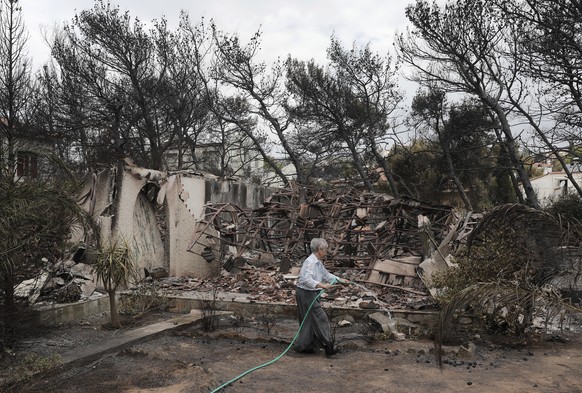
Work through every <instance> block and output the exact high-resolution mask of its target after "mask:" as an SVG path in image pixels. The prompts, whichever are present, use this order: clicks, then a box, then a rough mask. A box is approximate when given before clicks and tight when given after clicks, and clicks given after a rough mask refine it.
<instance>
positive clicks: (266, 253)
mask: <svg viewBox="0 0 582 393" xmlns="http://www.w3.org/2000/svg"><path fill="white" fill-rule="evenodd" d="M474 218H475V217H474V216H472V215H470V214H469V215H466V216H460V215H459V214H458V213H457V212H456V211H455V210H454V209H453V208H452V207H449V206H441V205H429V204H426V203H423V202H420V201H417V200H414V199H411V198H406V197H401V198H394V197H391V196H389V195H386V194H377V193H370V192H361V191H358V190H355V189H350V190H348V191H347V192H341V191H339V190H335V191H321V190H312V189H308V188H304V187H299V186H297V185H295V184H290V185H289V186H287V187H286V188H284V189H282V190H280V191H279V192H277V193H275V194H273V195H271V196H270V197H269V198H268V199H267V200H266V201H265V202H264V203H263V205H262V206H261V207H259V208H257V209H254V210H250V209H242V208H240V207H238V206H236V205H234V204H232V203H210V204H207V205H206V212H205V216H204V217H203V219H201V220H200V221H199V222H198V223H197V228H196V231H195V233H194V236H193V238H192V241H191V243H190V246H189V250H193V249H194V245H196V244H197V243H200V244H204V245H205V246H206V247H205V249H204V253H203V254H204V255H202V256H203V257H204V258H205V259H206V260H214V258H218V259H219V260H221V261H223V264H222V267H223V269H224V270H225V271H227V272H229V273H232V274H237V273H238V272H239V271H240V269H241V268H247V269H248V268H252V267H254V268H259V269H266V268H267V269H273V270H276V271H278V272H279V273H282V274H286V273H288V272H289V271H290V270H291V269H292V268H293V267H297V266H300V265H301V262H302V261H303V260H304V259H305V257H306V256H307V255H309V253H310V251H309V243H310V241H311V239H313V238H314V237H322V238H325V239H327V240H328V243H329V250H328V255H327V260H326V261H325V264H326V268H327V269H328V270H329V271H330V272H332V273H342V274H343V275H348V276H349V278H350V279H351V280H353V281H359V282H365V283H372V284H377V285H379V286H382V287H386V288H397V289H401V290H402V291H408V292H409V293H412V294H416V295H421V296H422V295H426V292H425V291H426V288H425V285H424V283H423V281H422V274H421V273H422V272H421V271H420V269H419V265H420V263H421V262H422V261H424V260H425V259H427V258H430V257H431V256H432V254H433V253H434V252H435V251H437V250H439V247H441V246H442V245H443V242H447V243H451V247H453V246H454V245H453V244H452V243H453V242H457V243H458V242H460V241H462V239H463V238H464V237H465V236H466V234H467V233H468V232H470V228H471V226H472V225H473V224H474ZM192 252H193V251H192ZM447 252H450V249H448V250H447ZM447 255H448V254H447Z"/></svg>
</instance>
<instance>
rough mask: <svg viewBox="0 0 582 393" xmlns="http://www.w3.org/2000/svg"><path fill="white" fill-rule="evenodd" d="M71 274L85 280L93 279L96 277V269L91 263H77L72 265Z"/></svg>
mask: <svg viewBox="0 0 582 393" xmlns="http://www.w3.org/2000/svg"><path fill="white" fill-rule="evenodd" d="M71 274H73V276H75V277H79V278H83V279H85V280H92V279H93V278H94V277H95V269H93V266H91V265H87V264H85V263H77V264H76V265H74V266H72V267H71Z"/></svg>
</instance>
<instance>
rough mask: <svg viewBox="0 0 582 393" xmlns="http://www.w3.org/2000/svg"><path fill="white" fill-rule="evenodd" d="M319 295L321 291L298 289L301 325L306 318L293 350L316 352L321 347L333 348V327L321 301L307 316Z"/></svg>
mask: <svg viewBox="0 0 582 393" xmlns="http://www.w3.org/2000/svg"><path fill="white" fill-rule="evenodd" d="M318 294H319V291H306V290H305V289H301V288H296V291H295V299H296V300H297V309H298V310H299V322H300V323H301V321H303V319H304V318H306V319H305V322H304V323H303V327H302V328H301V331H300V332H299V336H298V337H297V340H296V341H295V344H293V350H295V351H297V352H303V351H314V350H318V349H319V348H321V347H324V348H325V347H328V348H333V344H334V343H333V340H332V337H331V326H330V324H329V319H328V318H327V314H326V313H325V311H324V310H323V308H322V307H321V303H320V302H319V299H317V300H316V301H315V303H313V306H312V307H311V310H309V314H307V310H308V309H309V305H310V304H311V302H313V299H315V298H316V297H317V295H318ZM306 314H307V317H306Z"/></svg>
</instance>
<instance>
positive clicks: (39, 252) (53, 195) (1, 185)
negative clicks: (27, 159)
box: [0, 176, 86, 309]
mask: <svg viewBox="0 0 582 393" xmlns="http://www.w3.org/2000/svg"><path fill="white" fill-rule="evenodd" d="M73 195H74V189H71V188H70V187H64V186H63V184H60V185H58V186H57V185H55V184H52V183H49V182H45V181H22V182H15V181H14V180H13V179H12V178H11V177H8V176H1V177H0V201H2V202H1V203H0V285H1V286H2V289H3V290H4V293H5V300H4V301H5V306H6V307H7V308H8V309H14V307H15V302H14V286H15V284H17V283H18V277H19V276H22V277H25V276H26V275H27V274H28V275H29V276H34V275H35V274H36V270H38V268H39V267H40V266H39V263H40V261H41V258H42V257H47V258H51V257H57V256H59V254H60V253H62V251H63V250H62V247H63V246H64V245H65V244H66V242H67V241H68V240H69V237H70V233H71V227H72V226H73V225H74V224H76V223H79V222H84V221H85V218H86V215H85V214H84V212H83V211H82V209H81V208H80V207H79V205H78V204H77V203H76V201H75V198H74V197H73Z"/></svg>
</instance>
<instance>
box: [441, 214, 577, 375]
mask: <svg viewBox="0 0 582 393" xmlns="http://www.w3.org/2000/svg"><path fill="white" fill-rule="evenodd" d="M508 259H509V260H508ZM484 265H488V266H484ZM457 273H458V274H460V275H462V278H461V279H458V277H457V278H454V276H455V275H456V274H457ZM581 273H582V226H581V225H580V223H579V222H577V221H576V220H571V219H570V220H568V219H566V218H564V217H561V216H555V215H551V214H548V213H545V212H543V211H540V210H536V209H532V208H529V207H527V206H524V205H519V204H508V205H502V206H499V207H497V208H495V209H493V210H492V211H491V212H490V213H488V214H487V215H486V216H485V217H484V218H483V220H482V221H481V222H480V223H479V225H478V226H477V227H476V228H475V229H474V230H473V232H472V233H471V235H470V237H469V239H468V241H467V251H466V254H465V255H464V256H463V265H462V266H460V267H459V268H458V269H457V270H451V271H448V272H446V273H445V274H446V275H448V276H449V278H451V280H450V282H451V283H453V285H451V286H450V287H449V288H444V291H445V293H446V292H447V289H448V290H449V293H448V294H447V296H445V297H444V301H443V307H442V310H441V314H440V318H439V321H438V324H437V327H436V333H435V346H436V354H437V359H438V361H439V364H440V360H441V347H442V343H443V341H444V339H445V333H446V332H447V331H446V329H448V328H449V327H450V326H452V322H453V321H454V319H455V318H456V316H458V315H459V314H460V313H462V312H464V311H466V310H471V311H472V312H474V313H476V314H478V315H480V316H481V317H482V318H483V319H484V320H486V321H490V322H493V324H494V325H495V326H497V327H499V326H500V325H504V326H505V327H507V328H508V329H507V330H508V331H509V332H512V333H515V334H524V333H526V332H527V329H529V328H530V327H531V325H532V321H533V317H534V316H535V315H539V316H541V317H543V318H544V320H545V322H546V326H547V324H548V323H549V322H551V321H552V320H554V319H555V318H556V317H558V316H560V317H561V316H562V314H564V313H572V314H573V313H579V312H582V309H580V308H579V307H578V306H575V305H573V304H572V303H571V302H570V301H569V299H566V298H565V297H564V296H563V292H565V291H569V290H572V289H576V288H579V286H580V284H581V283H582V282H581V279H580V277H582V274H581ZM472 274H473V275H472ZM437 281H439V280H437ZM446 282H447V280H446V279H443V278H442V277H441V278H440V283H441V284H442V283H446ZM451 288H452V289H453V290H452V291H451V290H450V289H451Z"/></svg>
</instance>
